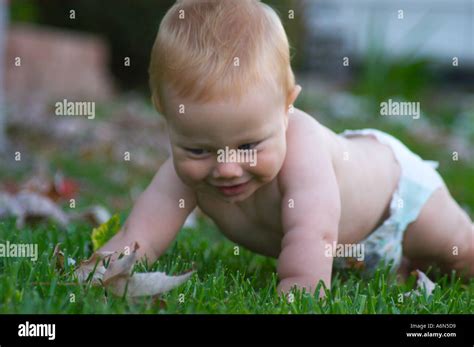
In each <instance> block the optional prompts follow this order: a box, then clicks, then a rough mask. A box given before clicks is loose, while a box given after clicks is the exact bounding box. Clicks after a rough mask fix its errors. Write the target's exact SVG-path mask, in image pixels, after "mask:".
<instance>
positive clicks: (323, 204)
mask: <svg viewBox="0 0 474 347" xmlns="http://www.w3.org/2000/svg"><path fill="white" fill-rule="evenodd" d="M314 136H315V134H311V133H310V134H302V135H300V136H299V137H298V139H294V141H293V145H290V144H289V145H288V150H287V157H286V159H285V164H284V166H283V168H282V170H281V172H280V184H281V189H282V191H283V200H282V223H283V231H284V236H283V240H282V245H281V253H280V256H279V258H278V267H277V271H278V275H279V277H280V284H279V285H278V292H281V291H282V292H285V293H288V292H289V290H290V289H291V288H292V287H293V286H294V285H296V286H297V287H298V288H300V289H302V288H305V289H306V291H307V292H308V291H309V292H310V293H311V294H313V293H314V291H315V289H316V285H317V284H318V282H319V280H323V282H324V283H325V285H326V287H327V288H330V284H331V271H332V265H333V258H332V257H331V256H326V255H325V245H326V244H328V243H329V244H331V245H332V244H333V242H337V237H338V226H339V219H340V197H339V189H338V184H337V180H336V176H335V172H334V169H333V166H332V161H331V157H330V153H329V151H328V150H327V149H326V148H325V147H324V144H323V143H321V141H317V140H316V141H315V140H314ZM290 199H292V200H290ZM292 202H293V203H294V207H292V205H291V203H292Z"/></svg>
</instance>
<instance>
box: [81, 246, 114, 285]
mask: <svg viewBox="0 0 474 347" xmlns="http://www.w3.org/2000/svg"><path fill="white" fill-rule="evenodd" d="M113 254H114V252H95V253H93V254H92V256H91V257H90V258H89V259H87V260H84V261H81V263H80V264H79V267H78V268H77V269H76V270H75V271H74V274H75V275H76V276H77V279H78V280H79V282H86V281H87V279H88V278H89V275H90V274H91V273H93V274H92V278H91V279H90V281H91V283H92V284H100V283H101V281H102V278H103V277H104V274H105V271H106V270H107V269H106V268H105V264H104V261H106V260H107V259H108V258H109V257H110V256H112V255H113Z"/></svg>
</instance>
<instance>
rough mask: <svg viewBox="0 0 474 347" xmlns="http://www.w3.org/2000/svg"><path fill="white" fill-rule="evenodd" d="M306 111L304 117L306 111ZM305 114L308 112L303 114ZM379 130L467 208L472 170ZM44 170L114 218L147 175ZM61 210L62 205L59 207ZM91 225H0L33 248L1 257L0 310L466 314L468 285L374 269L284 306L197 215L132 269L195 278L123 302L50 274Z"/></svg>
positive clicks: (471, 291) (124, 167) (104, 169)
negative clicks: (422, 283) (32, 254)
mask: <svg viewBox="0 0 474 347" xmlns="http://www.w3.org/2000/svg"><path fill="white" fill-rule="evenodd" d="M308 112H309V111H308ZM310 113H311V112H310ZM325 121H327V123H328V124H326V122H324V123H325V124H326V125H328V126H329V127H330V128H331V129H333V130H334V131H336V132H338V131H342V130H343V129H344V128H362V127H378V126H377V125H376V124H369V123H367V124H365V123H362V122H361V121H360V120H358V119H355V120H352V122H353V123H354V124H352V123H351V121H350V120H344V121H337V120H329V119H327V120H325ZM382 130H384V131H387V132H389V133H392V134H394V135H395V136H396V137H398V138H400V139H401V140H402V141H403V142H405V143H407V145H408V146H409V147H410V148H411V149H412V150H414V151H415V152H416V153H419V154H420V155H421V156H422V157H425V158H427V159H433V160H439V161H440V162H441V167H440V172H441V174H442V175H443V177H445V179H446V182H447V184H448V187H449V188H450V190H451V192H452V194H453V196H454V197H455V198H456V199H457V200H458V201H459V203H460V204H461V205H462V206H463V207H465V208H466V210H468V211H471V215H472V211H474V181H473V180H472V177H474V167H473V165H472V163H469V162H466V161H465V160H464V161H459V162H452V161H451V160H450V158H451V153H450V152H449V151H447V149H445V148H442V147H440V146H436V145H434V144H430V143H425V142H424V141H423V139H419V138H413V137H410V135H409V134H408V132H407V131H406V129H404V128H402V127H398V126H396V125H390V124H389V123H384V129H382ZM48 160H49V161H50V163H51V166H52V167H53V168H60V169H61V170H62V172H63V173H64V174H65V175H66V176H67V177H70V178H72V179H75V180H76V181H77V182H78V183H79V185H80V191H79V197H78V199H77V208H78V209H81V208H85V207H87V206H90V205H92V204H102V205H104V206H106V207H108V208H109V209H110V210H111V212H112V213H119V214H120V216H121V219H122V222H123V221H124V220H125V218H126V216H127V215H128V213H129V212H130V208H131V206H132V202H131V200H132V199H131V197H130V192H131V191H141V190H143V189H144V188H145V187H146V185H147V184H148V182H149V181H150V179H151V177H152V175H153V173H152V172H143V171H137V170H134V169H133V166H131V165H128V164H125V163H123V162H122V163H120V162H114V161H108V160H107V159H106V158H104V157H103V156H102V155H100V154H98V155H96V156H92V157H89V158H80V157H78V156H77V153H69V154H68V155H64V154H59V152H58V153H54V155H52V156H51V157H49V158H48ZM29 174H30V172H29V170H28V169H26V170H25V169H24V167H23V168H22V169H20V168H19V169H18V170H14V169H13V170H8V171H7V170H3V171H2V170H0V181H2V182H7V181H17V182H18V181H22V180H23V179H25V178H26V177H28V175H29ZM63 207H64V208H67V204H64V206H63ZM91 230H92V227H91V226H90V225H88V224H86V223H73V224H70V225H69V226H68V228H67V230H60V229H58V228H57V227H56V226H55V225H53V224H37V225H29V226H27V227H25V228H23V229H21V230H17V229H16V228H15V221H14V219H7V220H0V243H6V242H7V241H9V242H10V243H33V244H38V249H39V257H38V260H37V261H36V262H32V261H31V260H30V259H28V258H7V257H0V313H283V314H287V313H351V314H361V313H417V314H419V313H472V312H474V279H473V280H471V281H470V283H468V284H462V283H460V282H459V281H458V280H457V279H456V278H455V276H444V277H442V276H439V275H437V276H435V280H436V283H437V284H438V286H437V288H436V289H435V290H434V292H433V294H432V295H431V296H429V297H425V296H424V295H421V296H411V297H406V296H404V295H403V294H404V293H406V292H408V291H409V290H411V289H413V288H414V286H415V278H414V276H412V277H411V278H410V279H409V280H408V281H407V282H406V283H404V284H400V283H397V282H396V281H395V279H393V278H390V277H389V276H388V272H387V269H380V270H379V271H378V272H377V274H376V275H375V276H374V277H373V278H371V279H364V278H362V277H361V276H360V274H359V273H357V272H355V271H352V272H338V273H336V274H335V275H334V278H333V282H332V288H330V290H328V291H327V298H326V299H323V300H319V299H315V298H312V297H311V296H309V295H296V297H295V299H294V301H293V302H291V303H290V302H287V301H286V300H284V299H282V298H280V297H278V295H277V292H276V286H277V284H278V278H277V274H276V260H275V259H271V258H266V257H263V256H260V255H257V254H255V253H252V252H250V251H248V250H246V249H244V248H242V247H240V248H239V254H238V255H235V254H234V251H235V248H234V247H236V246H237V245H236V244H234V243H232V242H230V241H229V240H227V239H225V238H224V237H223V236H222V235H221V234H220V233H219V231H218V230H217V228H216V227H215V226H214V224H213V223H212V222H211V221H209V220H207V219H205V218H200V219H199V222H198V225H197V226H196V227H195V228H186V229H183V230H182V231H181V232H180V233H179V235H178V237H177V239H176V241H175V242H174V243H173V244H172V246H171V247H170V248H169V249H168V251H167V252H166V253H165V254H164V255H163V256H162V257H161V258H160V259H159V260H158V261H157V262H156V263H155V264H151V265H149V266H148V267H147V268H146V267H145V265H144V264H140V265H138V266H137V271H147V270H148V271H164V272H166V273H168V274H173V275H174V274H179V273H181V272H183V271H186V270H188V269H190V268H191V267H192V266H193V264H194V265H195V267H196V269H197V272H196V273H195V274H194V275H193V276H192V277H191V280H189V281H188V282H186V283H185V284H183V285H182V286H180V287H178V288H176V289H174V290H172V291H170V292H168V293H166V294H164V295H162V296H161V297H160V298H153V297H142V298H139V299H133V300H130V299H126V298H121V297H115V296H113V295H111V294H108V293H106V291H105V290H104V289H103V288H101V287H90V286H87V285H79V284H78V283H77V282H74V278H73V276H72V275H71V273H70V271H69V272H68V271H66V272H65V274H60V273H59V272H58V271H57V270H55V266H54V260H53V258H52V253H53V249H54V246H55V245H56V244H57V243H59V242H60V243H62V247H61V248H62V250H63V251H64V252H65V253H66V256H69V257H72V258H74V259H76V260H80V259H86V258H88V257H89V256H90V255H91V254H92V245H91V238H90V234H91Z"/></svg>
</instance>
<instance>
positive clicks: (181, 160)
mask: <svg viewBox="0 0 474 347" xmlns="http://www.w3.org/2000/svg"><path fill="white" fill-rule="evenodd" d="M166 104H167V106H168V107H166V112H167V113H166V114H167V120H168V127H169V134H170V142H171V149H172V154H173V161H174V166H175V169H176V172H177V174H178V176H179V177H180V178H181V180H182V181H183V182H184V183H185V184H186V185H188V186H189V187H191V188H192V189H194V190H195V191H196V192H199V193H202V194H211V195H213V196H216V197H218V198H219V199H222V200H224V201H227V202H240V201H243V200H245V199H247V198H248V197H249V196H251V195H252V194H253V193H254V192H255V191H256V190H257V189H258V188H260V187H261V186H263V185H265V184H267V183H269V182H270V181H272V180H273V179H274V178H275V177H276V175H277V174H278V172H279V171H280V168H281V167H282V165H283V161H284V158H285V154H286V137H285V134H286V125H287V116H288V115H287V112H286V107H285V103H284V98H282V97H281V96H280V95H278V96H277V93H275V92H273V91H271V90H269V88H266V89H265V88H259V90H258V91H249V93H248V94H247V95H246V96H245V97H244V98H243V99H242V100H241V102H240V103H238V104H237V103H236V102H212V103H207V104H202V103H201V104H198V103H194V102H188V101H187V100H183V99H179V98H175V97H172V96H171V95H169V96H168V98H167V102H166ZM180 105H181V109H180ZM182 106H184V110H183V108H182ZM180 111H184V113H180ZM226 147H228V149H230V150H238V149H241V150H242V149H244V150H247V152H248V154H254V155H255V157H254V160H253V161H250V160H248V159H249V158H251V157H250V156H241V157H240V162H236V160H232V159H231V160H224V161H222V160H221V159H222V158H223V157H224V156H221V157H220V158H221V159H219V160H218V158H219V156H218V154H219V153H222V152H219V150H221V151H222V150H225V149H226ZM253 150H255V151H253ZM227 153H230V151H227ZM234 153H237V152H234ZM240 153H243V152H242V151H241V152H240ZM227 158H228V159H229V158H231V157H230V156H228V157H227ZM242 159H243V160H242ZM231 186H237V187H231ZM224 187H225V188H224Z"/></svg>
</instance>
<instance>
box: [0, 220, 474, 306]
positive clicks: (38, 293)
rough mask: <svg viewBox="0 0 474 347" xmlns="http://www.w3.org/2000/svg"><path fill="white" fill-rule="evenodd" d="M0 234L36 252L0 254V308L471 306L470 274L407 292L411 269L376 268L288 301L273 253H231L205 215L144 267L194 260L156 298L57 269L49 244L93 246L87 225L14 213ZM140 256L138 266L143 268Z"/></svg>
mask: <svg viewBox="0 0 474 347" xmlns="http://www.w3.org/2000/svg"><path fill="white" fill-rule="evenodd" d="M0 240H2V242H4V241H5V240H9V241H10V242H11V243H14V242H15V243H37V244H38V249H39V252H38V253H39V255H38V260H37V261H36V262H33V261H31V260H30V259H28V258H1V260H0V273H1V274H0V312H1V313H285V314H286V313H471V312H473V311H474V297H473V293H474V280H471V282H470V284H469V285H463V284H460V283H459V282H458V281H457V280H455V278H454V277H452V278H448V277H447V276H444V277H442V278H438V281H437V283H438V284H439V286H438V287H437V288H436V289H435V291H434V292H433V295H432V296H430V297H428V298H425V297H424V296H423V295H421V296H414V297H405V296H404V295H403V293H405V292H407V291H408V290H410V289H411V288H413V286H414V281H415V279H414V277H413V278H411V279H409V281H407V282H406V283H405V284H403V285H402V284H397V283H396V282H395V280H393V279H390V278H388V277H387V272H386V271H384V270H383V269H381V270H380V271H379V272H377V274H376V275H375V276H374V278H372V279H371V280H370V281H367V280H364V279H362V278H361V276H360V275H359V274H358V273H356V272H345V273H338V274H336V275H335V278H334V281H333V284H332V289H331V291H330V292H328V297H327V299H324V300H316V299H314V298H312V297H310V296H309V295H300V296H298V295H296V296H295V299H294V301H293V302H292V303H289V302H287V301H286V300H283V299H281V298H279V297H278V296H277V294H276V285H277V276H276V272H275V265H276V261H275V260H274V259H270V258H266V257H263V256H259V255H256V254H254V253H252V252H250V251H247V250H245V249H243V248H240V249H239V254H238V255H234V250H235V249H234V247H235V246H236V245H235V244H233V243H232V242H230V241H228V240H226V239H224V238H223V237H222V236H221V235H220V234H219V233H218V232H217V230H216V228H215V227H214V226H213V225H212V224H211V223H210V222H208V221H207V220H204V219H201V220H200V221H199V225H198V227H196V228H193V229H190V228H186V229H183V230H182V231H181V232H180V234H179V236H178V238H177V240H176V242H175V243H174V244H173V246H172V247H171V248H170V249H169V250H168V251H167V252H166V254H165V255H163V256H162V257H161V258H160V259H159V260H158V261H157V262H156V263H155V264H153V265H151V266H149V267H148V270H154V271H166V272H167V273H169V274H178V273H181V272H183V271H185V270H187V269H189V268H191V267H192V264H193V263H194V264H195V266H196V268H197V272H196V273H195V274H194V275H193V277H192V278H191V280H190V281H188V282H187V283H185V284H183V285H182V286H181V287H178V288H176V289H174V290H172V291H171V292H168V293H166V294H164V295H162V297H161V298H160V299H158V298H153V297H143V298H139V299H133V300H131V299H126V298H122V297H115V296H113V295H111V294H107V293H106V292H105V290H104V289H103V288H102V287H90V286H87V285H78V284H76V283H75V282H74V278H73V276H72V275H71V274H70V273H68V271H66V273H65V274H60V273H58V271H56V270H55V266H54V265H55V264H54V261H53V260H52V252H53V248H54V245H55V244H56V243H58V242H61V243H62V249H63V250H64V251H65V253H66V256H70V257H72V258H74V259H82V258H86V257H88V256H89V255H90V254H91V247H92V246H91V241H90V227H89V226H88V225H81V224H75V225H71V226H70V227H69V228H68V230H66V231H63V230H58V229H57V228H56V227H55V226H54V225H40V226H36V227H32V228H30V227H27V228H24V229H22V230H16V229H15V223H14V220H13V219H11V220H7V221H5V222H2V223H0ZM145 270H146V269H145V266H144V264H139V265H137V271H145Z"/></svg>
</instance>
